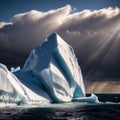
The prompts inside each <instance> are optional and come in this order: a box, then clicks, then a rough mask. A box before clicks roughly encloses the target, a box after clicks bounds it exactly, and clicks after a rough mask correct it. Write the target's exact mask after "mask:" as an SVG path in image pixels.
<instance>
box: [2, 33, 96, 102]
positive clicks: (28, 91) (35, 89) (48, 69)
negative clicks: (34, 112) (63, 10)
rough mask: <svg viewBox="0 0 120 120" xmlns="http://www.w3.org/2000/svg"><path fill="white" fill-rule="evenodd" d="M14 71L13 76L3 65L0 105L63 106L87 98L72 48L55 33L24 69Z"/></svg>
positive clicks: (35, 50) (33, 51)
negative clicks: (44, 104)
mask: <svg viewBox="0 0 120 120" xmlns="http://www.w3.org/2000/svg"><path fill="white" fill-rule="evenodd" d="M11 70H12V72H14V74H13V73H12V72H10V71H9V70H8V69H7V68H6V66H5V65H3V64H0V102H4V101H5V102H16V103H28V104H33V103H48V102H52V103H62V102H71V101H80V98H84V97H85V88H84V83H83V77H82V73H81V69H80V67H79V65H78V62H77V58H76V56H75V54H74V51H73V48H72V47H71V46H70V45H68V44H67V43H66V42H65V41H64V40H63V39H62V38H61V37H60V36H58V35H57V34H56V33H52V34H51V35H50V36H48V38H47V39H46V40H45V41H44V42H43V43H42V44H41V45H40V46H38V47H37V48H35V49H33V50H32V51H31V53H30V55H29V57H28V59H27V60H26V62H25V64H24V66H23V68H21V69H14V68H12V69H11ZM93 98H95V97H94V96H93V97H92V100H93ZM88 101H89V100H88ZM88 101H87V102H88ZM94 101H95V100H94ZM85 102H86V101H85Z"/></svg>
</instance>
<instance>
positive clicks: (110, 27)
mask: <svg viewBox="0 0 120 120" xmlns="http://www.w3.org/2000/svg"><path fill="white" fill-rule="evenodd" d="M119 23H120V9H119V8H111V7H109V8H104V9H101V10H94V11H90V10H83V11H80V12H75V11H74V12H73V10H72V8H71V6H70V5H67V6H65V7H63V8H59V9H56V10H50V11H47V12H42V11H36V10H32V11H29V12H26V13H21V14H17V15H15V16H13V18H12V19H11V21H10V22H9V23H5V22H1V23H0V43H1V44H0V56H1V58H2V57H3V54H2V53H6V58H7V55H9V56H8V58H11V57H10V55H11V54H12V55H11V56H12V57H13V56H14V57H16V56H19V55H20V56H22V55H23V56H27V55H28V53H29V52H30V50H31V49H33V48H34V47H36V46H38V45H39V44H40V43H42V41H43V40H44V39H45V38H46V37H47V36H48V35H49V34H50V33H52V32H57V33H58V34H59V35H60V36H61V37H62V38H63V39H64V40H66V41H67V42H68V43H69V44H70V45H72V46H73V47H74V49H75V52H76V54H77V57H78V59H79V62H80V63H81V64H83V65H88V66H91V65H93V64H94V65H98V63H100V64H103V65H107V64H109V65H115V66H116V65H118V64H119V60H120V57H119V52H120V47H119V44H120V27H119ZM23 58H24V59H25V57H23ZM21 59H22V58H21Z"/></svg>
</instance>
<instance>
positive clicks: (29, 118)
mask: <svg viewBox="0 0 120 120" xmlns="http://www.w3.org/2000/svg"><path fill="white" fill-rule="evenodd" d="M119 116H120V105H119V104H80V103H72V104H58V105H53V106H46V107H42V106H40V107H14V108H10V107H6V108H0V120H6V119H7V120H51V119H53V120H55V119H59V120H63V119H64V120H119V119H120V117H119Z"/></svg>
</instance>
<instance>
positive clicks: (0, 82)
mask: <svg viewBox="0 0 120 120" xmlns="http://www.w3.org/2000/svg"><path fill="white" fill-rule="evenodd" d="M0 102H6V103H7V102H9V103H17V104H19V103H27V102H28V98H27V97H26V95H25V91H24V89H23V87H22V85H21V83H20V82H19V80H18V79H17V78H16V77H15V75H13V74H12V73H11V72H10V71H9V70H8V69H7V67H6V66H5V65H3V64H0Z"/></svg>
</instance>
